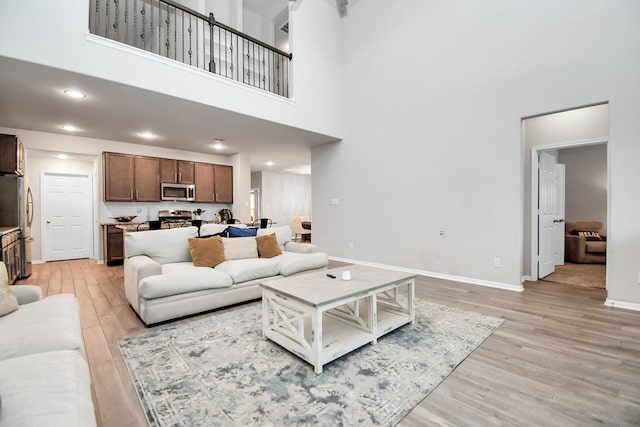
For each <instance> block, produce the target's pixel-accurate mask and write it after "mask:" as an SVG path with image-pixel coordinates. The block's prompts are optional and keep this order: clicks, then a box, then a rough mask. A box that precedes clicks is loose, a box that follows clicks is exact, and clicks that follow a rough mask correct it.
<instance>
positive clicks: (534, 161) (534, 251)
mask: <svg viewBox="0 0 640 427" xmlns="http://www.w3.org/2000/svg"><path fill="white" fill-rule="evenodd" d="M598 144H606V145H607V230H609V229H610V227H609V221H610V220H609V218H611V216H610V215H609V206H610V198H611V192H610V191H609V190H610V188H609V186H610V182H611V164H610V163H611V157H610V155H609V138H608V137H607V138H595V139H583V140H577V141H567V142H560V143H555V144H549V145H538V146H535V147H531V236H530V238H531V240H530V241H531V259H530V263H531V280H534V281H535V280H538V154H539V153H541V152H542V151H549V150H561V149H563V148H576V147H586V146H589V145H598ZM608 264H609V257H607V264H606V266H608ZM608 270H609V269H608V268H607V271H608ZM605 288H606V280H605Z"/></svg>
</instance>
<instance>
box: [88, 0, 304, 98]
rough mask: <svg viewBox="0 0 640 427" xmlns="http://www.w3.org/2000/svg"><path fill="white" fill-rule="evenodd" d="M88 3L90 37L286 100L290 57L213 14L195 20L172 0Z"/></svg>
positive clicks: (95, 0) (93, 0)
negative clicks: (213, 74)
mask: <svg viewBox="0 0 640 427" xmlns="http://www.w3.org/2000/svg"><path fill="white" fill-rule="evenodd" d="M89 1H90V11H91V13H90V14H89V26H90V30H91V32H92V33H94V34H97V35H100V36H102V37H106V38H110V39H112V40H116V41H119V42H122V43H126V44H129V45H131V46H135V47H137V48H141V49H144V50H146V51H149V52H152V53H154V54H157V55H162V56H164V57H166V58H170V59H173V60H176V61H180V62H182V63H184V64H187V65H191V66H195V67H197V68H202V69H205V70H206V69H208V70H209V71H210V72H212V73H215V74H218V75H220V76H222V77H226V78H230V79H233V80H236V81H240V82H243V83H245V84H247V85H250V86H253V87H255V88H259V89H261V90H265V91H269V92H271V93H275V94H278V95H282V96H288V94H289V91H288V80H289V63H290V61H291V58H292V55H291V54H287V53H285V52H282V51H280V50H278V49H276V48H273V47H271V46H269V45H267V44H265V43H263V42H261V41H259V40H257V39H254V38H253V37H250V36H248V35H245V34H242V33H240V32H239V31H237V30H235V29H233V28H231V27H228V26H227V25H224V24H222V23H218V22H216V20H215V17H214V15H213V14H209V16H206V15H203V14H200V13H198V12H195V11H193V10H190V9H188V8H186V7H184V6H182V5H180V4H178V3H175V2H174V1H173V0H89ZM207 27H208V28H207ZM207 38H208V39H209V43H207ZM216 44H217V46H216ZM221 66H222V67H224V70H222V68H221Z"/></svg>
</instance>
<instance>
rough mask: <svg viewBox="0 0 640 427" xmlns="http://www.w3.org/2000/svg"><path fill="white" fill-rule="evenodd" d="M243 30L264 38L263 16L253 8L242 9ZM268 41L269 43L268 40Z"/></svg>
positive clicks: (260, 38) (254, 36)
mask: <svg viewBox="0 0 640 427" xmlns="http://www.w3.org/2000/svg"><path fill="white" fill-rule="evenodd" d="M242 32H243V33H245V34H248V35H250V36H251V37H253V38H256V39H258V40H263V28H262V17H261V16H260V15H259V14H257V13H256V12H254V11H253V10H251V9H247V8H245V9H244V10H243V11H242ZM263 41H264V40H263ZM266 42H267V43H268V40H267V41H266Z"/></svg>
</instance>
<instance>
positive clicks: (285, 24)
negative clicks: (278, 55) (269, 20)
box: [280, 21, 289, 34]
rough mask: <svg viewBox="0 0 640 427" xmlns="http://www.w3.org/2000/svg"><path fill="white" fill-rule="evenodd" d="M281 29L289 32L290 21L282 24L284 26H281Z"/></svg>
mask: <svg viewBox="0 0 640 427" xmlns="http://www.w3.org/2000/svg"><path fill="white" fill-rule="evenodd" d="M280 31H282V32H283V33H287V34H289V21H287V22H285V23H284V24H282V27H280Z"/></svg>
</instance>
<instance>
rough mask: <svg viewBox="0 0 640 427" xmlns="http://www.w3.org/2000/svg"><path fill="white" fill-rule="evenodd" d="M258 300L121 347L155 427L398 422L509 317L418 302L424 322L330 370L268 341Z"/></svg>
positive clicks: (345, 358)
mask: <svg viewBox="0 0 640 427" xmlns="http://www.w3.org/2000/svg"><path fill="white" fill-rule="evenodd" d="M261 310H262V306H261V304H260V303H254V304H251V305H248V306H246V307H242V308H240V309H237V310H233V311H228V312H224V313H221V314H213V315H211V316H210V317H208V318H203V319H199V320H194V321H192V322H188V323H183V324H178V325H174V326H169V327H167V328H164V329H161V330H158V331H154V332H149V333H145V334H143V335H140V336H136V337H132V338H128V339H124V340H121V341H120V343H119V344H120V350H121V352H122V355H123V356H124V359H125V362H126V365H127V367H128V369H129V373H130V375H131V378H132V380H133V383H134V385H135V388H136V390H137V392H138V396H139V397H140V401H141V403H142V406H143V408H144V410H145V413H146V416H147V419H148V421H149V424H150V425H151V426H247V425H260V426H282V425H296V426H297V425H344V426H362V425H382V426H392V425H395V424H396V423H398V422H399V421H400V420H401V419H402V418H403V417H404V416H405V415H407V414H408V413H409V412H410V411H411V409H412V408H414V407H415V406H416V405H417V404H418V403H420V401H421V400H422V399H424V398H425V397H426V396H427V395H428V394H429V393H430V392H431V391H432V390H433V389H434V388H435V387H436V386H437V385H438V384H439V383H440V382H441V381H442V380H443V379H444V378H446V377H447V376H448V375H449V374H450V373H451V372H452V371H453V370H454V369H455V367H456V366H458V364H460V363H461V362H462V361H463V360H464V359H465V358H466V357H467V356H468V355H469V354H470V353H471V352H472V351H473V350H474V349H475V348H476V347H477V346H478V345H480V344H481V343H482V342H483V341H484V340H485V339H486V338H487V337H489V336H490V335H491V334H492V333H493V332H494V331H495V330H496V329H497V328H498V327H499V326H500V325H501V324H502V322H503V320H502V319H498V318H494V317H489V316H485V315H481V314H478V313H473V312H467V311H463V310H459V309H455V308H451V307H446V306H443V305H438V304H432V303H428V302H425V301H423V300H420V299H418V300H416V322H415V324H414V325H405V326H403V327H402V328H400V329H399V330H396V331H394V332H392V333H389V334H387V335H385V336H384V337H383V338H381V339H380V340H379V341H378V343H377V344H376V345H370V344H368V345H365V346H364V347H361V348H360V349H359V350H356V351H354V352H352V353H350V354H348V355H345V356H343V357H341V358H340V359H337V360H335V361H333V362H331V363H329V364H327V365H325V366H324V371H323V373H322V374H320V375H315V374H314V371H313V367H312V366H311V365H309V364H307V363H306V362H304V361H303V360H301V359H299V358H297V357H296V356H294V355H292V354H291V353H289V352H287V351H286V350H284V349H282V348H281V347H279V346H278V345H277V344H275V343H273V342H271V341H268V340H264V339H263V338H262V311H261Z"/></svg>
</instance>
